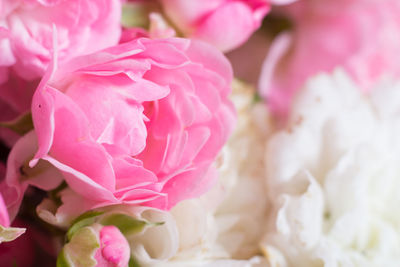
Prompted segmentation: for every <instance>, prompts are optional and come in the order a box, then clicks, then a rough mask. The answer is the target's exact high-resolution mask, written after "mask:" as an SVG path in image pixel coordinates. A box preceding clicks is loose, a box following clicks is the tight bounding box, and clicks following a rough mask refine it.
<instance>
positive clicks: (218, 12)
mask: <svg viewBox="0 0 400 267" xmlns="http://www.w3.org/2000/svg"><path fill="white" fill-rule="evenodd" d="M161 3H162V4H163V8H164V10H165V12H166V14H167V16H168V17H169V19H171V20H172V21H173V23H174V24H175V26H176V27H178V28H179V29H180V30H181V31H182V32H183V33H184V34H185V36H189V37H191V38H195V39H200V40H203V41H206V42H209V43H210V44H213V45H215V46H216V47H218V48H219V49H220V50H222V51H228V50H232V49H234V48H236V47H238V46H240V45H241V44H242V43H244V42H245V41H246V40H247V39H248V38H249V37H250V35H251V34H252V33H253V32H254V31H255V30H256V29H258V27H259V26H260V25H261V21H262V19H263V18H264V16H265V15H266V14H267V12H268V11H269V9H270V4H269V1H268V0H239V1H231V0H191V1H187V0H161Z"/></svg>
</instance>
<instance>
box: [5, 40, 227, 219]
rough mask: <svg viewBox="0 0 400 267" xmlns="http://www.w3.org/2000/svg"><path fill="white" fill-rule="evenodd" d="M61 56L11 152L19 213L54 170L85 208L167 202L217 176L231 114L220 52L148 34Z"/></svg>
mask: <svg viewBox="0 0 400 267" xmlns="http://www.w3.org/2000/svg"><path fill="white" fill-rule="evenodd" d="M55 63H56V62H54V64H52V66H51V68H50V69H49V71H48V72H47V73H46V75H45V77H44V78H43V80H42V81H41V84H40V85H39V87H38V89H37V90H36V92H35V95H34V97H33V103H32V115H33V121H34V126H35V133H30V134H27V135H25V136H24V137H23V138H22V139H21V140H20V141H19V142H17V144H16V145H15V146H14V147H13V149H12V151H11V153H10V157H9V160H8V166H7V168H8V170H7V177H6V181H5V184H6V186H4V188H3V190H2V192H4V193H3V194H6V195H7V198H6V202H7V205H8V206H9V207H10V206H13V208H12V211H13V214H15V212H16V210H17V208H18V206H19V203H20V201H21V199H22V196H23V192H24V191H25V189H26V187H27V186H28V184H33V185H35V186H38V187H40V188H42V189H45V190H49V189H51V188H54V187H55V186H57V185H58V184H59V183H60V179H59V175H58V174H57V170H58V171H61V172H62V177H63V178H64V179H65V180H66V182H67V183H68V185H69V186H70V187H71V188H72V189H73V190H74V191H75V192H76V193H78V194H80V195H81V196H83V197H84V198H85V200H86V202H87V203H86V204H85V203H81V206H85V207H88V208H95V207H99V206H104V205H109V204H116V203H130V204H141V205H145V206H152V207H157V208H161V209H170V208H171V207H172V206H174V205H175V204H176V203H177V202H179V201H181V200H183V199H187V198H193V197H197V196H199V195H200V194H202V193H204V192H205V191H207V190H208V189H209V188H210V186H211V185H212V184H213V183H214V181H215V178H216V171H215V169H214V167H213V165H212V163H213V161H214V159H215V158H216V156H217V154H218V152H219V151H220V149H221V148H222V146H223V145H224V143H225V142H226V140H227V138H228V136H229V134H230V133H231V131H232V129H233V126H234V122H235V114H234V108H233V106H232V103H231V102H230V101H229V100H228V94H229V93H230V85H231V82H232V70H231V66H230V64H229V62H228V60H227V59H226V58H225V57H224V56H223V55H222V53H220V52H219V51H217V50H216V49H215V48H213V47H211V46H209V45H207V44H205V43H202V42H199V41H189V40H187V39H177V38H175V39H157V40H151V39H145V38H143V39H137V40H134V41H132V42H128V43H124V44H121V45H118V46H115V47H111V48H109V49H106V50H104V51H100V52H98V53H94V54H90V55H87V56H82V57H78V58H75V59H74V60H72V61H70V62H68V63H66V64H63V65H61V66H60V67H56V66H55ZM35 134H36V135H37V139H38V149H37V148H36V144H35V142H34V141H35V139H36V137H35ZM35 150H37V152H36V155H35V157H34V159H33V160H32V161H31V164H30V166H31V167H33V168H32V169H31V168H29V166H28V165H27V162H28V161H29V160H31V159H32V154H31V153H32V151H35ZM40 159H42V160H40ZM39 160H40V162H39V164H37V163H38V161H39ZM46 161H47V163H46ZM48 162H49V163H51V164H52V165H53V166H54V167H55V168H54V167H51V168H48V167H47V165H49V164H48ZM36 164H37V165H36ZM35 165H36V166H35ZM21 166H22V169H21ZM34 166H35V167H34ZM21 170H22V171H23V172H21ZM52 170H53V171H52ZM31 175H33V177H30V176H31ZM26 176H27V177H29V179H26ZM88 203H89V204H88ZM67 204H68V203H67Z"/></svg>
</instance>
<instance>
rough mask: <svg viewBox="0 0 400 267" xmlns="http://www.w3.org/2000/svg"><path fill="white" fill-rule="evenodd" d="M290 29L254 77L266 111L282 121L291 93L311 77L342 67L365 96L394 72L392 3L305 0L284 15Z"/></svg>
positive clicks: (399, 65)
mask: <svg viewBox="0 0 400 267" xmlns="http://www.w3.org/2000/svg"><path fill="white" fill-rule="evenodd" d="M283 11H284V12H285V11H286V12H287V14H289V16H290V18H291V19H292V20H293V22H294V23H293V25H294V29H293V31H292V32H290V33H284V34H283V35H281V36H280V37H278V38H277V40H276V41H275V44H273V46H272V48H271V50H270V54H269V56H268V57H267V58H266V61H265V63H264V67H263V72H262V75H261V78H260V84H259V87H260V91H261V94H262V95H263V96H264V97H266V98H267V99H268V104H269V105H270V107H271V109H272V110H273V111H274V112H275V113H277V114H279V115H281V116H283V117H286V116H287V113H288V109H289V106H290V103H291V99H292V97H293V95H294V94H295V92H296V91H297V90H298V89H300V87H302V85H303V83H304V82H305V81H306V80H307V79H308V78H309V77H310V76H312V75H315V74H316V73H318V72H322V71H332V70H333V69H334V68H335V67H337V66H342V67H344V68H345V69H346V71H348V72H349V73H350V74H351V75H352V76H353V78H354V79H355V80H356V81H357V82H358V83H359V84H360V86H361V87H362V88H363V89H364V91H368V90H369V89H370V87H371V86H372V84H373V83H374V82H375V81H376V80H377V79H379V78H380V77H381V76H382V75H383V74H385V73H386V74H392V75H398V74H399V70H400V58H399V55H400V34H399V33H400V19H399V16H398V14H399V12H400V3H399V2H398V1H396V0H387V1H368V0H351V1H344V0H340V1H338V0H324V1H321V0H305V1H298V2H296V3H294V4H293V5H291V6H288V9H287V10H284V9H283Z"/></svg>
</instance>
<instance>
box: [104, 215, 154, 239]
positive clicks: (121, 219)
mask: <svg viewBox="0 0 400 267" xmlns="http://www.w3.org/2000/svg"><path fill="white" fill-rule="evenodd" d="M100 223H101V224H102V225H114V226H115V227H117V228H118V229H119V230H120V231H121V233H122V234H123V235H125V236H127V235H131V234H136V233H139V232H141V231H142V230H143V229H144V228H145V227H146V226H148V225H151V223H149V222H146V221H142V220H138V219H135V218H132V217H131V216H129V215H126V214H121V213H117V214H111V215H110V216H107V217H105V218H103V219H102V220H101V221H100Z"/></svg>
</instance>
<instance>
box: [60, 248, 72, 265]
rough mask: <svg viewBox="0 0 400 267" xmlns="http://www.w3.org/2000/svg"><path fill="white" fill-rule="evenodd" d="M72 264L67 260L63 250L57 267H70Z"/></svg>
mask: <svg viewBox="0 0 400 267" xmlns="http://www.w3.org/2000/svg"><path fill="white" fill-rule="evenodd" d="M70 266H71V264H70V263H69V262H68V260H67V258H66V257H65V252H64V249H63V250H61V252H60V254H58V257H57V267H70Z"/></svg>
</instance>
